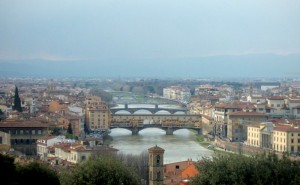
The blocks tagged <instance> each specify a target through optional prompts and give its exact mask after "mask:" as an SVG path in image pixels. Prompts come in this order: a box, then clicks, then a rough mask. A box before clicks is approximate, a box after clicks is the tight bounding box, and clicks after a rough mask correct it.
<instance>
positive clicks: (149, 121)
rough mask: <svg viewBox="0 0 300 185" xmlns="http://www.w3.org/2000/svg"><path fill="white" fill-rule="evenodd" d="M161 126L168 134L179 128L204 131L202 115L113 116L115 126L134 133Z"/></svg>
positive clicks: (112, 120) (111, 127)
mask: <svg viewBox="0 0 300 185" xmlns="http://www.w3.org/2000/svg"><path fill="white" fill-rule="evenodd" d="M151 127H155V128H161V129H163V130H165V131H166V134H167V135H172V134H173V132H174V131H176V130H178V129H193V130H196V131H197V133H198V134H201V133H202V123H201V115H180V114H178V115H129V114H123V115H121V114H118V115H113V116H112V117H111V126H110V129H113V128H125V129H128V130H131V131H132V134H133V135H136V134H138V132H139V131H140V130H142V129H145V128H151Z"/></svg>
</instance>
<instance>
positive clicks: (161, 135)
mask: <svg viewBox="0 0 300 185" xmlns="http://www.w3.org/2000/svg"><path fill="white" fill-rule="evenodd" d="M110 136H112V138H113V141H112V142H111V145H112V146H113V147H114V148H117V149H119V151H120V152H122V153H125V154H136V155H139V154H141V153H142V152H143V151H147V149H148V148H151V147H153V146H155V145H157V146H159V147H161V148H163V149H165V154H164V163H165V164H167V163H172V162H178V161H184V160H187V159H192V160H193V161H196V160H199V159H202V157H211V156H212V154H213V152H212V151H211V150H208V149H207V148H204V147H202V146H201V145H199V144H198V143H197V141H196V137H197V136H196V134H195V133H194V132H192V131H190V130H187V129H181V130H177V131H175V132H174V134H173V135H166V133H165V131H164V130H161V129H158V128H147V129H144V130H141V131H140V132H139V134H138V135H132V134H131V131H129V130H126V129H120V128H115V129H112V130H111V133H110Z"/></svg>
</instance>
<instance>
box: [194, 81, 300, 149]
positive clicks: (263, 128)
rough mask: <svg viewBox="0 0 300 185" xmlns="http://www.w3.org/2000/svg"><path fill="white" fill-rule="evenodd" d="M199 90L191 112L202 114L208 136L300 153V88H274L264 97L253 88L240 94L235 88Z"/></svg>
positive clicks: (267, 91) (205, 87) (265, 91)
mask: <svg viewBox="0 0 300 185" xmlns="http://www.w3.org/2000/svg"><path fill="white" fill-rule="evenodd" d="M264 88H265V87H264ZM274 88H275V90H274ZM199 89H200V90H201V91H199ZM199 89H198V95H197V96H195V97H194V98H193V99H192V100H191V102H190V104H189V109H190V113H191V114H201V115H202V126H203V132H204V134H208V135H210V136H217V137H219V138H222V139H224V140H227V141H229V142H242V143H244V144H245V145H250V146H255V147H260V148H268V149H272V150H274V151H278V152H288V153H294V154H300V130H299V126H300V96H299V92H300V91H299V88H295V89H293V88H291V87H290V86H283V87H281V86H279V87H274V86H272V88H271V89H266V90H260V91H259V92H260V94H258V90H257V89H256V90H255V95H254V89H253V87H250V88H248V89H244V90H242V91H240V92H238V93H236V92H232V89H228V90H227V91H225V92H224V91H223V92H222V91H220V90H219V89H218V88H213V87H212V86H208V85H207V86H204V87H202V88H199ZM273 91H274V92H273ZM267 93H269V94H267ZM234 94H235V95H236V96H232V95H234ZM228 95H231V97H229V98H228ZM281 137H282V138H281Z"/></svg>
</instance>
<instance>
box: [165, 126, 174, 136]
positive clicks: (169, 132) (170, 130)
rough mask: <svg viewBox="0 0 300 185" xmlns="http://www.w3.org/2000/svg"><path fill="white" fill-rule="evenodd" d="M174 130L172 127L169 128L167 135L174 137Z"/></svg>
mask: <svg viewBox="0 0 300 185" xmlns="http://www.w3.org/2000/svg"><path fill="white" fill-rule="evenodd" d="M173 132H174V130H173V128H172V127H168V128H167V130H166V135H173Z"/></svg>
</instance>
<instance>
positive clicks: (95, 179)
mask: <svg viewBox="0 0 300 185" xmlns="http://www.w3.org/2000/svg"><path fill="white" fill-rule="evenodd" d="M60 182H61V184H62V185H81V184H86V185H102V184H106V185H115V184H123V185H137V184H139V178H138V177H137V175H136V174H135V173H134V172H133V171H132V170H130V168H127V167H126V166H125V165H124V164H123V163H122V162H121V161H120V160H117V159H115V158H112V157H108V156H101V157H99V158H97V159H94V160H88V161H86V162H83V163H81V164H80V165H79V166H77V167H76V168H75V169H73V170H72V171H65V172H63V173H62V174H61V176H60Z"/></svg>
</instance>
